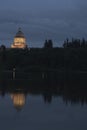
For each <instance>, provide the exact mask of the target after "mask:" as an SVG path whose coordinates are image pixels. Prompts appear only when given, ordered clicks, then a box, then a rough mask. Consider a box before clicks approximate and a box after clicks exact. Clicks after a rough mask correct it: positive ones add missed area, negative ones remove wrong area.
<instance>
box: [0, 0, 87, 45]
mask: <svg viewBox="0 0 87 130" xmlns="http://www.w3.org/2000/svg"><path fill="white" fill-rule="evenodd" d="M86 10H87V0H0V44H5V45H6V46H10V44H11V43H12V42H13V38H14V35H15V33H16V32H17V30H18V28H19V27H21V28H22V31H23V32H24V34H25V36H26V38H27V43H28V44H29V46H33V47H36V46H37V47H42V46H43V44H44V41H45V39H52V40H53V42H54V46H60V45H62V43H63V41H64V40H65V39H66V38H67V37H69V38H70V39H71V38H72V37H74V38H82V37H85V38H86V37H87V11H86Z"/></svg>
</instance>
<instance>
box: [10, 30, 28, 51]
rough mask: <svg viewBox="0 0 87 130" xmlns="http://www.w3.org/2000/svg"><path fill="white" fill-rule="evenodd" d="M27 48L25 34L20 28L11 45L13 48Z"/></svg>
mask: <svg viewBox="0 0 87 130" xmlns="http://www.w3.org/2000/svg"><path fill="white" fill-rule="evenodd" d="M26 47H27V44H26V38H25V36H24V33H23V32H22V31H21V28H19V29H18V32H17V33H16V35H15V37H14V41H13V43H12V44H11V48H20V49H25V48H26Z"/></svg>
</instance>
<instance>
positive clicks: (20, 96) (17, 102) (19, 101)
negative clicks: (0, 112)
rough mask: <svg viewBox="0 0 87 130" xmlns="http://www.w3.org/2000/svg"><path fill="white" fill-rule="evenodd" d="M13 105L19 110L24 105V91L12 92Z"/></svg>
mask: <svg viewBox="0 0 87 130" xmlns="http://www.w3.org/2000/svg"><path fill="white" fill-rule="evenodd" d="M11 99H12V101H13V105H14V107H15V108H16V109H17V110H18V111H20V110H21V109H22V108H23V106H24V105H25V100H26V95H25V94H24V93H20V92H18V93H13V94H11Z"/></svg>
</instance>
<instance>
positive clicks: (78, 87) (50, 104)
mask: <svg viewBox="0 0 87 130" xmlns="http://www.w3.org/2000/svg"><path fill="white" fill-rule="evenodd" d="M64 76H65V75H64ZM53 77H54V78H53ZM71 77H72V78H71ZM71 77H70V78H69V80H68V78H67V77H65V78H63V79H60V77H57V76H53V75H52V76H51V75H50V74H49V76H48V77H46V79H43V80H40V81H36V80H35V81H34V82H33V81H26V80H25V81H26V82H25V81H23V80H22V81H20V80H17V81H16V80H14V81H12V80H3V81H0V128H1V129H2V130H6V129H7V130H29V129H30V130H58V129H59V130H78V129H79V130H87V123H86V121H87V78H86V75H85V78H83V79H82V77H79V76H76V77H75V76H74V77H73V76H72V75H71ZM20 86H21V87H20Z"/></svg>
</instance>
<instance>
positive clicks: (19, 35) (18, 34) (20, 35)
mask: <svg viewBox="0 0 87 130" xmlns="http://www.w3.org/2000/svg"><path fill="white" fill-rule="evenodd" d="M19 37H21V38H25V36H24V33H23V32H22V31H21V28H19V29H18V32H17V33H16V35H15V38H19Z"/></svg>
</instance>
